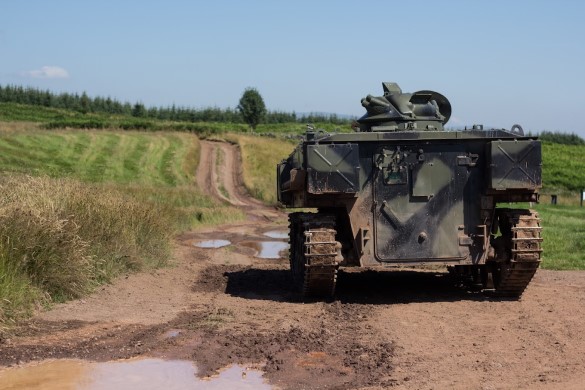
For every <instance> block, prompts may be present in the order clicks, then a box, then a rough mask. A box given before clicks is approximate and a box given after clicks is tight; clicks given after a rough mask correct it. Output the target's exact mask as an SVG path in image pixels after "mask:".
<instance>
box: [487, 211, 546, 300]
mask: <svg viewBox="0 0 585 390" xmlns="http://www.w3.org/2000/svg"><path fill="white" fill-rule="evenodd" d="M498 212H499V216H498V219H499V222H500V230H501V232H502V237H501V239H502V241H503V242H502V244H501V247H502V246H503V248H502V249H503V250H504V251H505V255H506V256H507V257H508V259H509V261H506V262H500V263H494V264H493V269H492V276H493V282H494V287H495V291H494V292H495V294H496V295H498V296H505V297H520V296H521V295H522V293H523V292H524V290H525V289H526V287H527V286H528V284H529V283H530V281H531V280H532V277H533V276H534V274H535V273H536V270H537V269H538V267H539V265H540V257H541V254H542V248H541V244H542V237H541V232H542V227H541V226H540V218H539V217H538V214H537V213H536V212H535V211H533V210H516V209H500V210H498Z"/></svg>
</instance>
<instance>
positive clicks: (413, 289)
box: [206, 266, 501, 304]
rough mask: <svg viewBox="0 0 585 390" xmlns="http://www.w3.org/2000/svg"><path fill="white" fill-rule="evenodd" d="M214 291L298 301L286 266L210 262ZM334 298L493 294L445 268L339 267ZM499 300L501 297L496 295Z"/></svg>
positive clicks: (368, 300)
mask: <svg viewBox="0 0 585 390" xmlns="http://www.w3.org/2000/svg"><path fill="white" fill-rule="evenodd" d="M211 274H216V275H218V276H219V275H221V278H222V279H223V281H222V282H223V283H222V284H221V285H220V284H218V283H214V285H215V291H219V290H223V291H225V293H227V294H229V295H232V296H237V297H242V298H247V299H261V300H273V301H279V302H301V301H302V298H301V296H300V295H299V294H298V293H297V292H296V291H295V290H294V288H293V286H292V281H291V278H290V273H289V270H288V269H286V268H279V269H271V268H270V269H267V268H262V269H260V268H254V267H239V268H234V267H233V266H232V267H231V269H225V268H223V267H221V266H213V267H212V268H210V269H208V272H207V277H206V279H207V280H208V281H209V280H217V279H218V277H217V276H216V277H213V276H211ZM335 300H337V301H339V302H341V303H359V304H392V303H410V302H452V301H461V300H473V301H484V300H494V298H491V297H489V296H488V295H486V294H484V293H481V292H470V291H467V290H465V289H462V288H459V287H457V286H456V285H455V283H454V280H453V279H452V277H451V276H450V275H449V274H448V273H447V272H446V271H445V272H435V271H413V270H355V271H354V270H351V271H343V270H341V271H340V272H339V275H338V282H337V292H336V294H335ZM498 300H501V299H498Z"/></svg>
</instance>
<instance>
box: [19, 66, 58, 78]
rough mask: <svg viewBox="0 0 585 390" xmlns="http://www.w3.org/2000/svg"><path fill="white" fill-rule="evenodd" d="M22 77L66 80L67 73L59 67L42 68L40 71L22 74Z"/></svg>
mask: <svg viewBox="0 0 585 390" xmlns="http://www.w3.org/2000/svg"><path fill="white" fill-rule="evenodd" d="M22 74H23V76H26V77H32V78H34V79H68V78H69V72H67V70H65V69H63V68H61V67H60V66H43V67H42V68H41V69H36V70H29V71H26V72H22Z"/></svg>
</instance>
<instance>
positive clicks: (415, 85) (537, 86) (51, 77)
mask: <svg viewBox="0 0 585 390" xmlns="http://www.w3.org/2000/svg"><path fill="white" fill-rule="evenodd" d="M584 70H585V2H584V1H577V0H576V1H569V0H564V1H563V0H557V1H538V0H533V1H527V0H526V1H522V0H517V1H511V0H510V1H498V0H496V1H489V2H488V1H471V0H468V1H436V0H435V1H425V0H419V1H390V0H386V1H377V0H370V1H317V0H314V1H304V0H297V1H277V0H273V1H268V0H248V1H235V0H234V1H228V0H214V1H176V0H167V1H164V2H163V1H156V2H155V1H146V0H143V1H123V0H117V1H110V0H100V1H95V0H93V1H81V0H76V1H64V0H52V1H45V0H36V1H33V0H0V84H3V85H4V84H17V85H26V86H33V87H38V88H42V89H50V90H52V91H55V92H62V91H66V92H79V93H81V92H83V91H86V92H87V93H88V94H89V95H91V96H97V95H99V96H111V97H115V98H117V99H119V100H122V101H130V102H135V101H142V102H143V103H145V104H146V105H157V106H158V105H171V104H173V103H175V104H177V105H184V106H190V107H208V106H219V107H235V106H236V105H237V103H238V100H239V98H240V96H241V94H242V92H243V90H244V89H245V88H246V87H255V88H257V89H258V90H259V92H260V93H261V94H262V96H263V97H264V100H265V102H266V105H267V106H268V108H269V109H272V110H284V111H296V112H311V111H314V112H331V113H339V114H351V115H356V116H361V115H362V114H363V113H364V109H363V108H362V107H361V105H360V99H361V98H362V97H364V96H365V95H367V94H373V95H380V94H381V93H382V87H381V83H382V82H383V81H396V82H398V83H399V84H400V86H401V87H402V89H403V91H406V92H414V91H417V90H421V89H431V90H436V91H438V92H440V93H442V94H444V95H445V96H447V98H448V99H449V100H450V101H451V104H452V106H453V117H452V120H451V122H450V124H451V125H453V126H459V125H471V124H474V123H482V124H485V125H491V126H496V127H505V128H510V127H511V126H512V125H513V124H515V123H519V124H521V125H522V126H523V127H524V129H525V130H531V131H541V130H560V131H567V132H576V133H578V134H580V135H581V136H585V121H583V120H582V117H583V115H582V114H583V113H584V111H585V109H584V108H583V104H582V100H583V98H582V96H583V95H584V94H585V74H584Z"/></svg>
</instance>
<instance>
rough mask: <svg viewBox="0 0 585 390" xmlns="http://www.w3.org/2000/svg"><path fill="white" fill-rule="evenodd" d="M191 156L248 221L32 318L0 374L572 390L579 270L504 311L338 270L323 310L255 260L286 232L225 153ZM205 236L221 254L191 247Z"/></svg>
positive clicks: (7, 351)
mask: <svg viewBox="0 0 585 390" xmlns="http://www.w3.org/2000/svg"><path fill="white" fill-rule="evenodd" d="M218 150H220V151H221V152H218ZM221 153H223V157H221V155H222V154H221ZM201 156H202V161H201V164H200V171H199V174H198V183H199V185H200V186H201V188H205V189H207V190H208V191H210V192H209V193H211V194H214V196H217V197H219V198H222V199H227V200H228V201H229V202H230V203H232V204H235V205H239V206H240V207H243V208H244V209H245V210H246V211H247V212H248V213H249V215H250V218H249V220H248V221H246V222H243V223H241V224H236V225H226V226H222V227H219V228H214V229H207V230H201V231H197V232H190V233H186V234H183V235H181V236H180V237H177V244H176V260H175V262H174V264H173V266H172V267H169V268H165V269H162V270H156V271H153V272H152V273H143V274H136V275H130V276H128V277H126V278H120V279H119V280H117V281H116V282H115V283H113V284H111V285H108V286H105V287H103V288H101V289H100V290H98V291H96V293H95V294H93V295H92V296H90V297H88V298H86V299H84V300H79V301H75V302H70V303H67V304H63V305H57V306H56V307H54V308H53V309H52V310H50V311H47V312H44V313H41V314H39V315H38V316H36V317H35V318H34V319H33V320H32V321H30V322H29V323H28V324H25V325H23V326H22V327H20V328H19V329H18V331H17V333H16V334H15V335H14V336H13V337H11V338H10V339H4V340H0V365H2V366H4V367H7V366H12V365H16V364H24V363H26V362H30V361H39V360H41V359H44V358H81V359H88V360H96V361H109V360H113V359H122V358H130V357H135V356H143V357H155V358H164V359H187V360H192V361H194V362H196V364H197V366H198V367H199V370H200V372H199V374H200V375H208V374H211V373H213V372H216V371H217V370H218V369H220V368H222V367H225V366H227V365H229V364H232V363H247V364H252V365H256V366H257V367H261V368H262V369H263V371H264V372H265V377H266V378H267V379H268V381H269V383H271V384H272V385H274V386H276V387H279V388H285V389H288V388H290V389H298V388H309V389H310V388H351V389H353V388H387V387H393V388H399V389H519V388H520V389H567V388H568V389H580V388H583V383H585V369H584V368H583V367H585V352H584V351H585V337H583V336H582V333H583V331H584V330H585V325H584V324H585V273H583V272H552V271H544V270H540V271H538V272H537V275H536V277H535V280H534V281H533V283H532V284H531V286H530V287H529V288H528V289H527V291H526V293H525V295H524V297H523V298H522V299H521V300H519V301H507V300H493V299H490V298H488V297H486V296H484V295H482V294H478V293H469V292H465V291H461V290H457V289H455V288H454V287H453V286H452V283H451V280H450V279H449V277H448V276H447V275H446V274H445V273H444V272H439V271H413V270H401V271H390V270H382V271H379V270H365V271H363V270H362V271H360V272H355V271H353V270H349V271H342V272H340V276H339V286H338V294H337V299H336V301H334V302H330V303H324V302H312V303H302V302H300V301H299V300H298V297H297V295H296V294H295V293H294V292H293V291H291V289H290V282H289V275H288V266H287V260H286V259H285V253H281V255H282V257H281V258H278V259H261V258H258V257H256V255H257V254H258V251H259V243H261V242H263V241H276V242H278V241H281V242H284V241H285V239H278V238H277V239H271V238H269V237H267V236H266V235H265V233H267V232H271V233H274V232H284V231H286V218H285V216H284V214H282V213H279V212H278V211H276V210H274V209H271V208H267V207H263V206H261V205H259V204H258V203H257V202H256V201H254V200H252V199H250V198H249V197H247V196H246V194H245V193H244V192H243V191H242V187H241V185H240V184H239V182H238V180H237V177H239V174H238V171H237V169H236V167H237V166H238V155H237V150H236V149H235V147H233V146H230V145H225V144H218V143H211V142H202V153H201ZM214 156H215V157H214ZM218 156H220V159H219V161H218V159H217V157H218ZM221 188H223V189H224V190H225V191H224V190H222V189H221ZM205 239H225V240H229V241H230V242H231V245H230V246H227V247H223V248H218V249H204V248H198V247H195V246H194V245H193V244H195V243H198V242H200V241H201V240H205ZM1 375H2V372H0V388H2V376H1Z"/></svg>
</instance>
